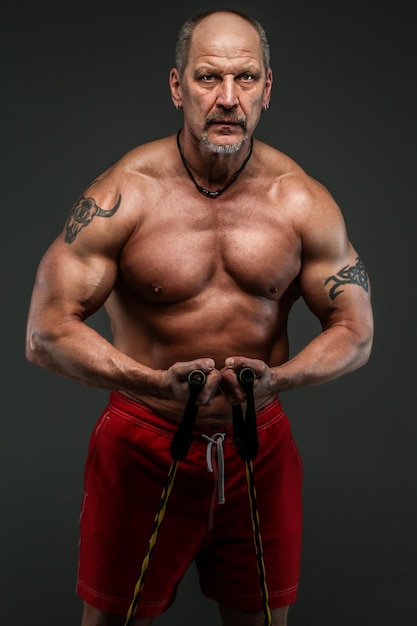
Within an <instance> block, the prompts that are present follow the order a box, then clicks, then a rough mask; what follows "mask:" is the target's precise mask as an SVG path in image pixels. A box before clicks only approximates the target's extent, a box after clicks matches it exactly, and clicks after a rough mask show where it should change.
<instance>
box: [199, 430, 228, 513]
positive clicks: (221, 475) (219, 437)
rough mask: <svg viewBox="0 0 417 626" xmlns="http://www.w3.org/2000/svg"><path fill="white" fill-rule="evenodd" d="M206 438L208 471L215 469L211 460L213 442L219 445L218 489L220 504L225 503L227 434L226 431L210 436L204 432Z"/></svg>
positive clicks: (203, 435)
mask: <svg viewBox="0 0 417 626" xmlns="http://www.w3.org/2000/svg"><path fill="white" fill-rule="evenodd" d="M201 436H202V437H204V439H207V441H208V444H207V450H206V461H207V471H208V472H212V471H213V463H212V460H211V453H212V448H213V444H214V443H215V444H216V446H217V467H218V491H219V498H218V502H219V504H224V502H225V497H224V454H223V439H224V438H225V436H226V433H216V434H215V435H212V436H211V437H209V436H208V435H205V434H204V433H203V434H202V435H201Z"/></svg>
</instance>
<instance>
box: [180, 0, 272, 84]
mask: <svg viewBox="0 0 417 626" xmlns="http://www.w3.org/2000/svg"><path fill="white" fill-rule="evenodd" d="M224 32H227V34H228V35H230V37H229V47H230V44H232V43H233V41H235V44H236V46H240V45H241V43H240V42H241V39H242V36H244V35H245V34H247V36H248V37H249V38H251V37H253V36H255V37H256V38H257V43H258V45H259V48H260V54H261V56H262V63H263V65H264V67H265V71H267V70H268V68H269V61H270V58H269V57H270V55H269V43H268V39H267V37H266V33H265V30H264V29H263V27H262V26H261V24H260V23H259V22H257V21H256V20H254V19H253V18H251V17H250V16H248V15H245V14H244V13H241V12H239V11H229V10H226V11H209V12H207V13H200V14H199V15H197V16H196V17H193V18H191V19H189V20H187V21H186V22H185V24H184V25H183V26H182V27H181V29H180V31H179V33H178V37H177V44H176V50H175V64H176V67H177V69H178V71H179V72H180V74H182V73H183V71H184V69H185V68H186V66H187V64H188V61H189V58H190V50H191V44H192V41H193V39H194V34H195V35H196V36H200V37H201V36H204V40H205V42H206V43H207V42H208V41H210V40H212V41H213V45H217V46H218V45H219V44H220V45H221V43H220V41H219V36H220V34H221V33H224Z"/></svg>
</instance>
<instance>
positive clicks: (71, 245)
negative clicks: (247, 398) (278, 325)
mask: <svg viewBox="0 0 417 626" xmlns="http://www.w3.org/2000/svg"><path fill="white" fill-rule="evenodd" d="M113 187H114V185H111V184H109V182H107V183H106V184H97V182H96V183H94V184H93V188H92V189H90V190H89V191H88V192H86V194H85V195H83V196H81V197H80V199H79V200H78V201H77V203H76V204H75V205H74V207H73V209H72V210H71V213H70V216H69V219H68V222H67V224H66V227H65V228H64V231H63V233H62V234H61V236H59V237H58V238H57V239H56V241H55V242H54V243H53V244H52V245H51V246H50V248H49V249H48V250H47V252H46V253H45V255H44V257H43V258H42V260H41V263H40V265H39V268H38V272H37V275H36V280H35V285H34V289H33V293H32V298H31V303H30V308H29V315H28V322H27V338H26V357H27V359H28V360H29V362H31V363H34V364H36V365H39V366H41V367H43V368H45V369H48V370H50V371H52V372H55V373H57V374H61V375H63V376H65V377H67V378H70V379H72V380H74V381H76V382H78V383H81V384H84V385H89V386H94V387H98V388H104V389H118V390H122V391H127V392H130V393H133V394H141V393H142V392H145V393H146V394H148V395H149V394H150V395H153V396H156V397H171V398H176V399H178V400H184V399H185V398H186V397H187V396H188V384H187V383H186V379H187V374H188V372H189V371H190V369H193V368H194V367H196V368H200V369H203V370H204V371H205V372H206V373H207V374H209V376H208V378H210V381H213V379H216V374H215V372H214V371H213V372H211V370H214V362H213V361H212V359H209V358H207V359H199V361H198V363H197V362H196V363H188V364H187V363H184V364H175V365H174V366H173V367H172V368H170V369H169V370H166V371H165V370H154V369H152V368H149V367H146V366H145V365H143V364H141V363H138V362H137V361H135V360H134V359H132V358H131V357H129V356H128V355H126V354H124V353H122V352H120V351H119V350H117V349H116V348H115V347H114V346H113V345H112V344H111V343H110V342H108V341H107V340H106V339H105V338H104V337H102V336H101V335H100V334H99V333H97V332H96V331H95V330H94V329H93V328H91V327H90V326H88V325H87V324H86V323H85V321H86V320H87V319H88V317H90V316H91V315H92V314H94V313H95V312H96V311H97V310H98V309H99V308H101V307H102V306H103V305H104V303H105V302H106V300H107V298H108V296H109V295H110V293H111V291H112V289H113V287H114V285H115V282H116V279H117V275H118V271H119V269H118V258H119V255H120V251H121V249H122V248H123V246H124V245H125V243H126V241H127V239H128V238H129V236H130V235H131V233H132V231H133V230H134V228H135V226H136V223H137V213H136V212H135V213H134V215H133V217H132V218H130V217H129V202H128V201H127V202H124V198H123V199H122V197H121V195H120V194H115V192H114V191H112V188H113ZM119 207H120V209H119ZM119 210H120V213H118V211H119ZM123 211H124V213H123V214H122V212H123ZM210 373H211V376H210ZM217 378H220V375H219V374H217ZM217 384H218V383H217ZM216 386H217V385H216V383H215V380H214V381H213V384H212V383H211V382H210V384H209V385H206V387H207V389H204V391H203V392H202V394H201V400H202V402H205V401H207V400H209V399H210V397H211V394H213V393H214V392H215V388H216Z"/></svg>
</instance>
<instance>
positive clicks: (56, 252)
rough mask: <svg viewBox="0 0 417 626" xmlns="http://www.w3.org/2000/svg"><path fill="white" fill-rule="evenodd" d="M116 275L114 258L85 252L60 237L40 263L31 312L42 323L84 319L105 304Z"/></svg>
mask: <svg viewBox="0 0 417 626" xmlns="http://www.w3.org/2000/svg"><path fill="white" fill-rule="evenodd" d="M116 276H117V267H116V262H115V260H114V259H112V258H111V257H109V256H105V255H104V254H100V253H98V252H95V253H92V254H87V253H86V252H85V251H83V250H82V249H80V248H77V249H75V248H73V247H70V246H68V244H67V243H65V242H64V241H63V240H62V238H59V239H57V240H56V241H55V242H54V243H53V244H52V246H51V247H50V248H49V249H48V250H47V252H46V253H45V255H44V257H43V258H42V260H41V263H40V264H39V268H38V271H37V275H36V279H35V285H34V289H33V294H32V301H31V315H32V316H35V317H38V318H39V317H40V316H42V317H43V319H44V321H45V323H47V322H48V320H49V322H50V323H63V322H64V321H68V320H70V319H74V318H78V319H80V320H84V319H86V318H87V317H89V316H90V315H92V314H93V313H95V312H96V311H97V310H98V309H99V308H100V307H101V306H102V305H103V304H104V302H105V301H106V299H107V297H108V295H109V294H110V292H111V290H112V288H113V285H114V282H115V280H116Z"/></svg>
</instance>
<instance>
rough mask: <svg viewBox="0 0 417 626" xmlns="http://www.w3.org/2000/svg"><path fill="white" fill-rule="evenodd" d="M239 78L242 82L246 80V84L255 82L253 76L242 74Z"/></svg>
mask: <svg viewBox="0 0 417 626" xmlns="http://www.w3.org/2000/svg"><path fill="white" fill-rule="evenodd" d="M239 78H240V79H241V80H244V81H245V82H251V81H253V80H255V76H254V75H253V74H241V75H240V77H239Z"/></svg>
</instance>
